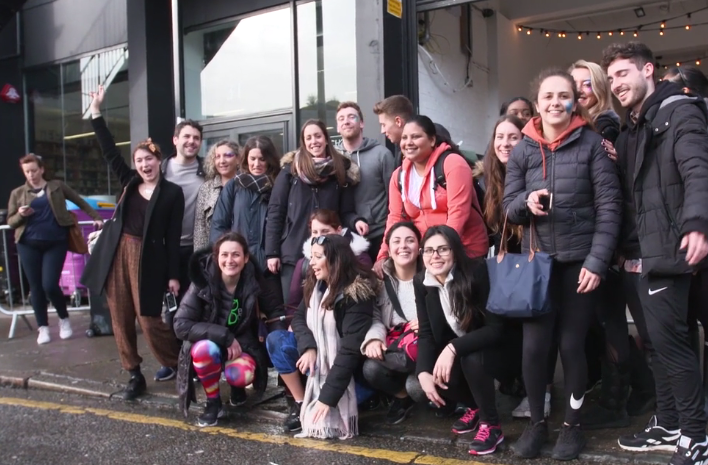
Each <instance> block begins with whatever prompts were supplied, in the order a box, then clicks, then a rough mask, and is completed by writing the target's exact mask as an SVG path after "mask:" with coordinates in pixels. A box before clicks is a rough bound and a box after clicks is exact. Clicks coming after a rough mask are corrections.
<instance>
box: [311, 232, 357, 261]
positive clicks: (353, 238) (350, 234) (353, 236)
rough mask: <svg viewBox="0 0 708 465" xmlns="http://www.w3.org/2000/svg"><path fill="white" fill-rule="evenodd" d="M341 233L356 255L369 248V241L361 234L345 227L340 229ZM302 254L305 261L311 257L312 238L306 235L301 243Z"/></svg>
mask: <svg viewBox="0 0 708 465" xmlns="http://www.w3.org/2000/svg"><path fill="white" fill-rule="evenodd" d="M341 235H342V236H344V237H348V238H349V246H350V247H351V249H352V252H354V255H356V256H357V257H358V256H359V255H361V254H363V253H365V252H367V251H368V250H369V246H370V244H369V241H368V240H367V239H366V238H364V237H363V236H360V235H358V234H356V233H354V232H351V231H349V229H347V228H343V229H342V232H341ZM302 255H303V257H305V260H307V261H310V259H311V258H312V238H310V237H308V238H307V239H306V240H305V242H303V243H302Z"/></svg>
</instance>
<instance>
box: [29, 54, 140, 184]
mask: <svg viewBox="0 0 708 465" xmlns="http://www.w3.org/2000/svg"><path fill="white" fill-rule="evenodd" d="M25 81H26V88H27V93H28V95H27V99H26V101H27V110H28V111H27V113H28V120H29V129H28V135H29V142H30V150H31V151H32V152H34V153H36V154H37V155H40V156H42V157H43V159H44V161H45V164H46V166H47V168H48V171H49V172H50V176H52V177H53V178H55V179H61V180H63V181H65V182H66V183H67V184H69V185H70V186H71V187H72V188H73V189H74V190H76V191H77V192H78V193H79V194H80V195H85V196H96V195H106V196H115V195H116V194H117V193H119V192H120V184H119V182H118V179H117V178H116V177H115V176H114V175H113V173H111V172H110V169H109V167H108V165H107V163H106V162H105V160H104V159H103V156H102V154H101V150H100V147H99V145H98V141H97V140H96V138H95V136H94V133H93V131H92V129H91V122H90V119H89V118H90V115H89V111H88V106H89V104H90V102H91V99H90V97H89V92H91V91H93V90H95V89H97V88H98V85H99V84H103V85H104V86H106V100H105V101H104V105H103V109H102V114H103V116H104V118H105V119H106V122H107V123H108V127H109V128H110V130H111V132H112V133H113V136H114V137H115V140H116V144H117V145H118V147H119V148H120V150H121V152H122V154H123V156H124V157H125V158H126V160H130V122H129V115H128V62H127V51H126V50H124V49H116V50H112V51H108V52H103V53H100V54H96V55H92V56H89V57H85V58H81V59H80V60H77V61H73V62H69V63H65V64H61V65H54V66H51V67H48V68H43V69H39V70H33V71H29V72H27V73H26V75H25Z"/></svg>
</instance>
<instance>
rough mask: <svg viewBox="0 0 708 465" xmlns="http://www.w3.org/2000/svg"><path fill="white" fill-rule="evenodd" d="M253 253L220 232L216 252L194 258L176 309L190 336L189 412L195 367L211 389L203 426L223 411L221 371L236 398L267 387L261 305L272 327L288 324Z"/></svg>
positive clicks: (184, 361) (183, 372)
mask: <svg viewBox="0 0 708 465" xmlns="http://www.w3.org/2000/svg"><path fill="white" fill-rule="evenodd" d="M249 258H250V256H249V253H248V245H247V244H246V239H244V237H243V236H241V235H240V234H238V233H234V232H229V233H226V234H224V235H223V236H221V238H219V239H218V240H217V241H216V243H215V244H214V249H213V251H202V252H197V253H195V255H194V256H193V257H192V262H191V269H190V279H191V281H192V284H191V286H190V287H189V291H187V294H186V295H185V296H184V299H182V303H181V304H180V306H179V309H178V310H177V314H176V315H175V319H174V327H175V333H176V334H177V337H179V338H180V339H181V340H183V341H185V344H183V345H182V351H181V353H180V355H179V370H178V373H177V391H178V393H179V396H180V406H181V407H182V411H183V413H184V415H185V417H186V416H187V415H188V411H189V404H190V403H191V402H192V401H194V400H195V396H194V385H193V382H192V371H191V369H192V366H194V371H195V372H196V375H197V377H198V378H199V381H200V383H201V385H202V386H203V387H204V391H205V392H206V396H207V405H206V408H205V409H204V413H203V414H202V415H201V416H200V417H199V420H198V423H199V426H214V425H216V423H217V420H218V418H219V417H221V416H223V411H222V408H221V397H220V395H219V378H220V377H221V372H222V371H223V372H224V375H225V377H226V381H227V382H228V383H229V385H231V387H232V391H231V394H232V395H231V397H232V403H234V401H233V399H234V397H237V398H241V393H242V390H243V388H245V387H246V386H248V385H250V384H251V383H254V387H255V388H256V391H257V392H263V390H265V386H266V382H267V379H268V373H267V367H268V359H267V355H266V352H265V350H264V348H263V346H262V344H261V343H260V342H259V340H258V318H259V310H258V309H259V308H260V309H261V310H262V311H264V312H266V315H265V316H266V317H267V318H268V320H270V321H272V320H275V322H274V323H272V325H271V328H269V329H271V330H274V329H282V328H285V324H284V314H283V309H282V305H279V304H278V302H279V301H280V296H278V295H268V294H267V293H265V292H262V289H264V288H263V287H262V286H261V282H262V279H261V277H260V275H259V274H258V272H257V271H256V267H255V266H254V265H253V263H251V262H250V261H249ZM271 294H272V293H271ZM281 317H283V318H281Z"/></svg>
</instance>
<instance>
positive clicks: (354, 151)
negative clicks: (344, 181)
mask: <svg viewBox="0 0 708 465" xmlns="http://www.w3.org/2000/svg"><path fill="white" fill-rule="evenodd" d="M337 131H338V132H339V134H341V135H342V142H341V145H339V146H338V147H337V149H338V150H340V151H342V152H344V154H345V155H346V156H348V157H349V158H350V159H351V160H352V161H353V162H354V163H356V164H357V165H358V166H359V169H360V174H361V181H359V185H358V186H357V187H356V190H355V194H354V195H355V202H356V213H357V215H359V216H360V217H362V218H365V219H366V222H367V223H368V225H369V226H368V232H365V231H359V232H360V233H361V232H365V234H364V235H365V236H366V238H367V239H368V241H369V244H370V246H369V251H368V254H369V256H370V257H371V262H372V263H373V262H375V261H376V256H377V255H378V254H379V249H380V248H381V243H382V242H383V235H384V230H385V229H386V217H387V216H388V185H389V183H390V181H391V174H393V170H394V169H395V160H394V159H393V156H392V155H391V152H390V151H389V150H388V149H387V148H386V147H384V146H382V145H380V144H379V143H378V141H375V140H373V139H369V138H367V137H364V133H363V131H364V115H363V114H362V112H361V108H359V105H357V104H356V103H354V102H342V103H340V104H339V107H338V108H337Z"/></svg>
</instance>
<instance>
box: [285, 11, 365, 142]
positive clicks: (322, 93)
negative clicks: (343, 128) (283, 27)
mask: <svg viewBox="0 0 708 465" xmlns="http://www.w3.org/2000/svg"><path fill="white" fill-rule="evenodd" d="M355 8H356V5H355V0H326V1H322V0H317V1H314V2H309V3H305V4H302V5H299V6H298V10H297V31H298V61H299V63H298V72H299V78H300V89H299V97H300V122H301V123H304V122H305V121H306V120H308V119H310V118H317V119H320V120H322V121H325V122H326V124H327V128H328V130H329V133H330V135H331V136H332V135H334V134H336V126H337V125H336V124H335V117H336V112H337V105H339V102H343V101H347V100H351V101H356V97H357V93H356V84H357V81H356V29H355V21H356V9H355Z"/></svg>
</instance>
